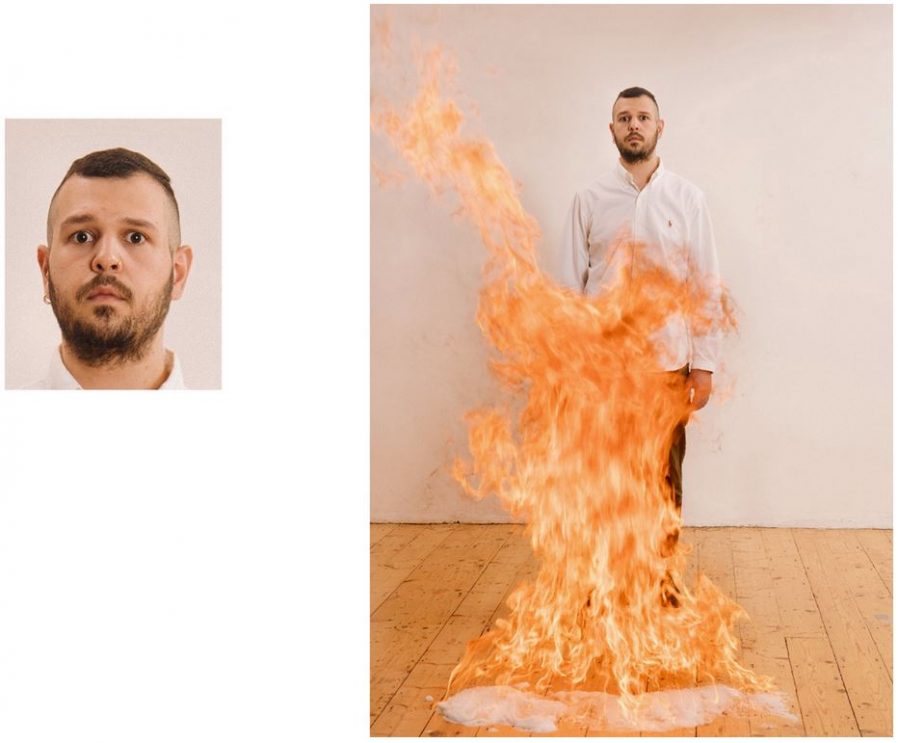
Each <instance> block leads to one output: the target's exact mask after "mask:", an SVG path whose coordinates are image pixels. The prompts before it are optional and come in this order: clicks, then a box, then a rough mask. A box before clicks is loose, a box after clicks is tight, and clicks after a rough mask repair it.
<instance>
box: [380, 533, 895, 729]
mask: <svg viewBox="0 0 898 743" xmlns="http://www.w3.org/2000/svg"><path fill="white" fill-rule="evenodd" d="M522 530H523V527H521V526H511V525H492V524H491V525H474V524H427V525H420V524H372V525H371V734H372V735H378V736H379V735H403V736H420V735H429V736H447V735H465V736H470V735H485V736H494V735H510V734H512V735H521V733H519V732H516V731H514V730H512V729H510V728H499V729H497V728H489V729H475V728H468V727H463V726H459V725H453V724H450V723H447V722H446V721H445V720H443V718H442V717H441V716H440V715H439V714H437V713H435V712H434V711H433V709H432V706H433V701H434V700H437V701H438V700H439V699H440V698H441V697H442V695H443V693H444V691H445V688H446V682H447V680H448V678H449V673H450V672H451V670H452V668H453V667H454V666H455V664H456V663H457V662H458V661H459V659H460V658H461V656H462V653H463V651H464V648H465V643H466V642H467V641H468V640H469V639H472V638H474V637H476V636H478V635H479V634H481V633H482V632H483V631H484V630H486V629H487V628H488V627H489V626H490V625H491V624H492V622H493V620H494V619H495V618H496V617H497V616H500V615H502V614H503V613H504V612H505V611H507V610H506V609H505V607H504V599H505V597H506V596H507V595H508V593H509V591H510V590H511V589H512V588H513V587H514V586H515V585H517V584H518V583H519V582H520V581H521V580H522V579H523V578H525V577H527V576H528V575H531V574H532V573H533V571H534V567H535V561H534V559H533V556H532V554H531V551H530V547H529V545H528V543H527V542H526V540H525V539H524V537H523V536H522ZM683 534H684V536H683V539H684V541H686V542H688V543H690V544H692V545H693V548H694V549H693V554H692V556H691V558H690V560H691V563H690V571H694V570H695V569H696V568H697V569H699V570H701V571H702V572H704V573H705V574H706V575H708V576H709V577H710V578H711V579H712V580H713V581H714V582H715V583H717V585H718V586H720V587H722V588H723V589H724V590H725V591H726V592H727V593H728V594H729V595H730V596H733V597H735V598H736V600H737V601H738V602H739V603H740V604H742V606H743V607H744V608H745V609H746V610H747V611H748V613H749V615H750V617H751V622H747V623H741V624H740V625H739V632H740V638H741V641H742V646H743V656H742V657H743V662H744V663H746V664H748V665H749V666H750V667H752V668H754V669H755V670H757V671H759V672H760V673H762V674H766V675H770V676H773V677H774V679H775V681H776V683H777V685H778V686H779V688H780V689H781V690H782V691H784V692H785V694H786V695H787V696H788V697H789V698H790V700H791V703H792V707H793V709H794V710H795V711H797V712H798V713H799V714H800V715H801V721H800V722H799V723H796V724H790V723H785V722H783V721H781V720H775V719H773V718H764V719H760V718H757V719H756V718H749V719H735V718H721V719H720V720H718V721H715V722H714V723H712V724H709V725H705V726H702V727H698V728H689V729H684V730H678V731H671V732H670V733H668V734H667V735H681V736H682V735H685V736H690V737H691V736H712V735H713V736H720V735H726V736H747V735H752V736H779V735H809V736H810V735H814V736H824V735H826V736H830V735H841V736H857V735H877V736H890V735H891V734H892V532H891V530H888V531H886V530H878V529H758V528H701V529H697V528H686V529H684V531H683ZM687 580H689V581H690V582H691V576H688V575H687ZM599 734H600V733H598V732H592V731H588V730H583V729H579V730H560V731H559V732H558V733H557V735H576V736H583V735H599Z"/></svg>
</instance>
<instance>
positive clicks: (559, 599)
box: [372, 50, 771, 703]
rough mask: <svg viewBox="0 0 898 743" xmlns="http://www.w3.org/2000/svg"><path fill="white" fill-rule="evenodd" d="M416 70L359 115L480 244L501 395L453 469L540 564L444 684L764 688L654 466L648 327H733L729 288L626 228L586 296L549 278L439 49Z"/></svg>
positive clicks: (657, 414)
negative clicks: (439, 193) (398, 90)
mask: <svg viewBox="0 0 898 743" xmlns="http://www.w3.org/2000/svg"><path fill="white" fill-rule="evenodd" d="M421 70H422V79H421V86H420V90H419V93H418V95H417V98H416V99H415V100H414V101H413V102H412V103H411V104H410V105H409V107H408V108H407V109H406V110H405V111H403V112H401V113H400V112H398V111H396V110H393V109H391V108H389V107H385V106H384V107H377V110H375V111H374V112H373V113H372V124H373V126H374V127H375V129H378V130H381V131H383V132H385V133H386V134H387V135H388V136H389V138H390V140H391V141H392V143H393V144H394V146H395V147H396V148H397V149H398V150H399V151H400V152H401V153H402V155H403V156H404V157H405V158H406V160H407V161H408V162H409V163H411V164H412V166H414V168H415V170H416V172H417V173H418V175H419V176H420V177H421V178H423V179H424V180H425V181H427V182H428V183H429V184H430V185H431V186H432V187H433V188H434V189H436V190H441V189H443V188H444V187H446V186H447V185H448V186H451V187H452V188H453V189H454V190H455V191H456V192H457V193H458V195H459V197H460V199H461V211H462V213H463V214H464V215H466V216H467V217H468V218H470V219H471V220H472V221H473V223H474V224H475V225H476V226H477V227H478V228H479V230H480V234H481V237H482V239H483V242H484V244H485V246H486V248H487V251H488V259H487V262H486V265H485V269H484V276H485V282H484V288H483V289H482V293H481V297H480V306H479V310H478V314H477V321H478V324H479V326H480V328H481V329H482V331H483V333H484V335H485V336H486V337H487V339H488V340H489V342H490V343H491V344H492V345H493V346H494V347H495V349H496V351H497V352H498V357H497V358H496V359H495V360H494V361H493V362H492V364H491V366H492V370H493V371H494V373H495V374H496V375H497V376H498V378H499V379H500V380H501V382H502V383H503V384H504V385H505V386H507V387H508V388H509V389H510V390H512V391H514V393H515V395H514V396H513V400H515V401H516V402H513V403H510V404H508V405H505V406H502V407H499V408H492V409H482V410H477V411H474V412H472V413H470V414H469V415H468V421H469V425H470V435H469V446H470V451H471V455H472V460H471V461H470V462H469V463H467V464H465V463H461V462H457V463H456V465H455V475H456V477H457V479H458V480H459V481H460V482H461V483H462V485H463V486H464V487H465V489H466V490H467V492H468V493H469V494H470V495H472V496H473V497H475V498H482V497H484V496H486V495H489V494H493V493H494V494H496V495H497V496H498V497H499V499H500V500H501V502H502V504H503V505H504V506H505V508H506V509H507V510H508V511H510V513H511V514H513V515H514V516H515V517H518V518H522V519H524V520H525V521H526V523H527V533H528V535H529V538H530V540H531V542H532V545H533V549H534V552H535V554H536V556H537V557H538V558H539V560H540V565H541V567H540V570H539V573H538V575H537V577H536V579H535V580H534V581H533V582H532V583H526V584H524V585H521V586H519V587H518V588H517V589H516V590H515V591H514V592H513V594H512V595H511V598H510V599H509V607H510V610H511V611H510V615H509V616H508V618H507V619H504V620H499V621H498V622H497V623H496V625H495V627H493V628H492V629H491V630H490V631H489V632H487V633H486V634H484V635H483V636H481V637H480V638H478V639H476V640H474V641H472V642H470V643H469V645H468V649H467V652H466V654H465V657H464V658H463V660H462V661H461V663H460V664H459V665H458V667H457V668H456V669H455V671H454V672H453V674H452V678H451V680H450V689H449V690H450V691H458V690H461V689H462V688H465V687H469V686H479V685H488V684H495V685H514V684H520V683H522V682H527V683H528V684H530V685H531V688H535V689H537V690H546V689H548V688H550V687H551V688H552V689H553V690H559V689H565V688H567V689H573V688H576V689H581V690H584V689H596V690H602V691H606V692H610V693H613V694H619V695H620V696H621V697H622V698H623V700H624V701H625V702H628V701H629V702H631V703H632V702H633V700H634V699H635V698H636V695H639V694H641V693H643V692H647V691H654V690H659V689H665V688H682V687H686V686H696V685H701V684H710V683H715V682H721V683H729V684H732V685H735V686H737V687H739V688H741V689H746V690H748V689H761V688H771V685H770V682H769V680H768V679H763V678H759V677H757V676H755V675H754V674H753V673H752V672H751V671H749V670H748V669H746V668H744V667H743V666H742V665H740V664H739V662H738V660H737V655H738V643H737V640H736V638H735V636H734V622H735V621H736V619H737V618H738V617H739V616H740V615H742V614H743V611H742V609H741V608H740V607H739V606H738V605H737V604H736V603H734V602H733V601H732V600H730V599H729V598H727V597H726V596H724V595H723V594H722V593H721V592H720V591H719V590H718V589H717V588H716V587H715V586H714V585H713V584H712V583H711V582H710V581H709V580H708V579H707V578H706V577H704V576H700V577H699V579H698V580H697V581H696V584H695V586H694V587H693V588H692V589H690V588H689V587H687V586H686V585H685V584H684V582H683V578H682V574H683V570H684V563H685V555H686V554H687V552H688V547H686V546H685V545H683V544H682V542H676V541H675V539H673V537H672V535H674V534H676V532H677V530H678V528H679V524H680V517H679V515H678V513H677V512H676V509H675V507H674V506H673V504H672V501H671V497H670V491H669V484H667V483H666V481H665V474H666V473H665V465H666V462H667V452H668V449H669V448H670V444H671V438H672V434H673V431H674V428H675V426H676V425H677V423H678V422H680V421H685V420H687V419H688V417H689V414H690V401H689V399H688V396H687V393H686V389H685V384H684V382H683V379H682V377H678V376H677V375H675V374H670V373H664V372H660V371H659V370H658V361H657V359H658V357H659V349H658V348H657V347H656V344H655V342H654V341H653V338H654V337H655V334H656V331H658V330H659V329H660V328H661V327H662V326H663V325H664V324H665V323H666V321H667V320H668V319H669V318H670V317H671V315H673V314H675V313H683V314H684V315H685V316H686V317H687V318H688V319H689V322H690V325H691V327H692V329H693V332H697V333H709V332H725V331H727V330H730V329H731V328H732V327H733V320H732V313H731V312H730V311H729V308H728V305H727V303H726V301H725V297H726V293H725V292H723V291H721V289H720V287H719V286H715V285H714V284H713V283H712V282H710V281H701V280H692V281H690V282H688V283H684V282H683V281H682V280H680V279H678V278H677V277H675V276H673V275H671V274H670V273H669V272H668V271H667V270H665V269H664V268H663V267H661V266H659V265H656V264H654V263H653V262H652V261H651V260H650V259H649V257H648V252H647V251H646V250H645V249H644V248H645V246H643V245H640V244H638V243H634V242H631V241H628V240H627V238H626V235H625V234H624V233H622V234H621V236H620V239H619V241H618V242H617V244H616V246H615V248H614V249H615V250H617V251H619V256H618V257H619V258H620V260H616V261H615V265H617V266H618V267H619V268H618V273H617V275H616V277H615V281H614V282H613V285H612V286H610V288H609V290H608V291H607V292H605V293H603V294H602V296H601V297H597V298H589V297H584V296H581V295H580V294H577V293H575V292H572V291H570V290H568V289H565V288H562V287H560V286H558V285H557V284H556V283H555V282H554V281H553V280H552V279H550V278H549V277H547V276H546V275H544V274H543V273H542V272H541V271H540V270H539V269H538V267H537V261H536V245H537V241H538V239H539V229H538V226H537V224H536V222H535V221H534V219H533V218H532V217H531V216H529V215H528V214H527V213H526V212H525V211H524V209H523V208H522V206H521V203H520V201H519V198H518V190H517V188H516V186H515V183H514V181H513V180H512V178H511V176H510V175H509V173H508V172H507V171H506V170H505V168H504V167H503V165H502V164H501V162H500V161H499V159H498V157H497V156H496V153H495V152H494V149H493V147H492V145H491V144H490V142H488V141H486V140H483V139H474V138H466V137H463V136H462V134H461V125H462V121H463V116H462V114H461V112H460V110H459V108H458V107H457V106H456V105H455V104H454V103H453V102H452V101H451V100H447V99H445V98H444V97H443V94H442V90H441V88H442V86H441V82H442V81H443V80H444V77H445V75H446V74H447V72H449V71H451V70H450V65H449V63H447V61H446V59H445V57H444V56H443V55H442V53H441V52H440V51H439V50H435V51H433V52H431V53H430V54H429V55H428V56H426V58H425V59H423V61H422V65H421ZM685 255H686V253H685V251H684V256H685ZM671 591H672V592H673V593H674V595H675V596H676V600H675V601H670V600H664V596H665V595H667V596H669V595H670V592H671ZM665 592H667V593H666V594H665Z"/></svg>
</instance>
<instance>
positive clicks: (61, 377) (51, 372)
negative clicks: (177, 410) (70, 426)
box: [40, 347, 187, 390]
mask: <svg viewBox="0 0 898 743" xmlns="http://www.w3.org/2000/svg"><path fill="white" fill-rule="evenodd" d="M172 357H173V363H172V368H171V372H170V373H169V375H168V378H167V379H166V380H165V381H164V382H163V383H162V386H161V387H159V389H160V390H184V389H187V388H186V387H185V386H184V377H183V375H182V374H181V362H180V361H179V360H178V355H177V354H176V353H175V352H174V351H172ZM40 387H41V388H43V389H47V390H80V389H83V388H82V387H81V385H80V384H78V380H76V379H75V377H73V376H72V374H71V372H69V370H68V369H66V368H65V364H63V363H62V353H61V350H60V348H59V347H57V349H56V351H54V353H53V354H52V356H51V358H50V368H49V369H48V370H47V376H46V378H45V380H44V384H41V385H40Z"/></svg>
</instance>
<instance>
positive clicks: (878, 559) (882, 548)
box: [854, 529, 892, 596]
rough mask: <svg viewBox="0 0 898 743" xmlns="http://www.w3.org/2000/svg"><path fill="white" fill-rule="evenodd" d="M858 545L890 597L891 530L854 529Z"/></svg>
mask: <svg viewBox="0 0 898 743" xmlns="http://www.w3.org/2000/svg"><path fill="white" fill-rule="evenodd" d="M854 533H855V536H856V538H857V541H858V543H859V544H860V545H861V546H862V547H863V548H864V551H865V552H866V553H867V556H868V557H869V558H870V562H872V563H873V567H874V568H875V569H876V572H877V573H878V574H879V577H880V578H881V579H882V582H883V585H885V587H886V590H887V591H888V592H889V595H890V596H891V595H892V530H891V529H855V530H854Z"/></svg>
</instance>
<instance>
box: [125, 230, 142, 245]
mask: <svg viewBox="0 0 898 743" xmlns="http://www.w3.org/2000/svg"><path fill="white" fill-rule="evenodd" d="M128 242H129V243H131V244H132V245H140V244H141V243H143V242H146V237H144V235H142V234H141V233H140V232H129V233H128Z"/></svg>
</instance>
